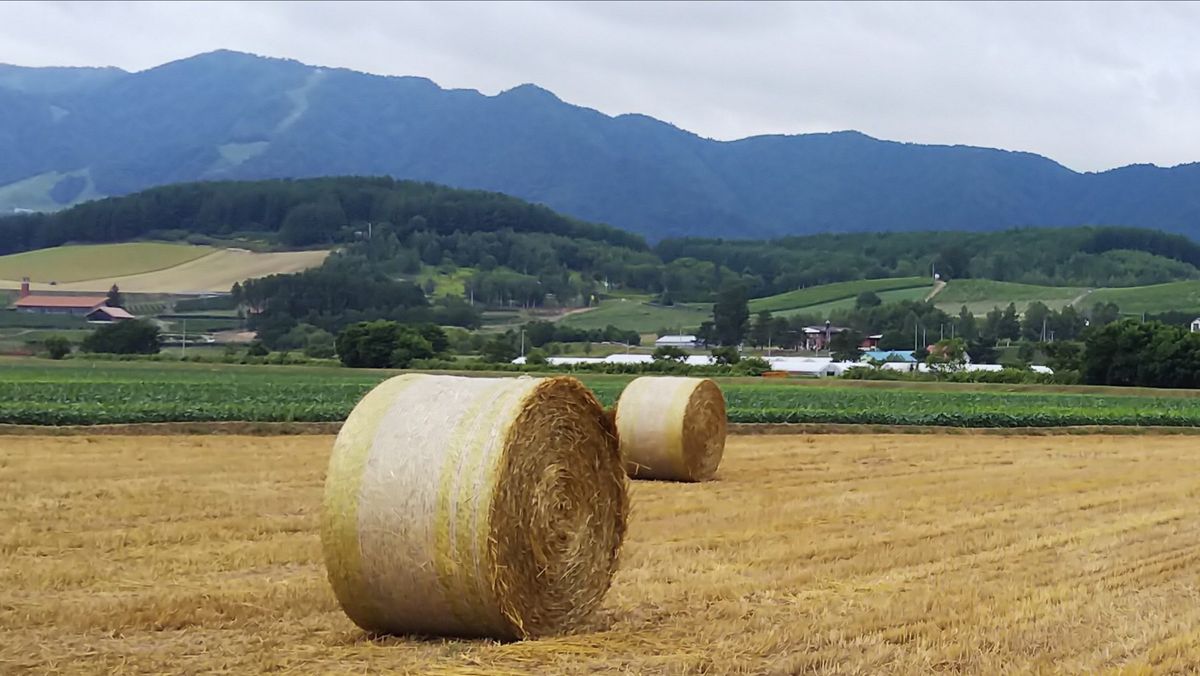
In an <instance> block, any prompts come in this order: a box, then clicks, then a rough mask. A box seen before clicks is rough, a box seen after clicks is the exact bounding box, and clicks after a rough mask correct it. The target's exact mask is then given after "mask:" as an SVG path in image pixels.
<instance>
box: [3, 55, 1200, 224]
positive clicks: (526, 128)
mask: <svg viewBox="0 0 1200 676" xmlns="http://www.w3.org/2000/svg"><path fill="white" fill-rule="evenodd" d="M814 95H819V94H816V93H814ZM0 111H2V113H3V114H2V115H0V213H7V212H11V211H13V210H24V209H30V210H52V209H57V208H62V207H64V206H68V205H71V204H75V203H78V202H80V201H84V200H89V199H94V198H98V197H104V196H111V195H122V194H127V193H131V192H134V191H138V190H141V189H144V188H147V187H151V186H155V185H162V184H168V183H175V182H182V181H194V180H209V179H212V180H216V179H222V180H224V179H257V178H287V177H312V176H326V175H390V176H393V177H396V178H403V179H416V180H424V181H433V182H437V183H442V184H446V185H449V186H454V187H465V188H479V189H485V190H492V191H497V192H503V193H507V194H510V195H514V196H517V197H521V198H524V199H527V200H531V201H535V202H540V203H543V204H546V205H548V206H550V207H552V208H554V209H556V210H558V211H561V212H564V213H567V214H570V215H572V216H575V217H577V218H581V219H585V220H589V221H595V222H601V223H608V224H611V225H615V226H618V227H621V228H624V229H628V230H631V231H634V232H637V233H639V234H642V235H645V236H646V237H648V238H650V239H651V240H657V239H662V238H665V237H679V236H700V237H727V238H750V237H754V238H762V237H775V236H783V235H804V234H812V233H820V232H864V231H908V230H960V231H990V230H999V229H1006V228H1012V227H1026V226H1029V227H1039V226H1072V225H1091V224H1101V225H1123V226H1137V227H1149V228H1157V229H1162V230H1166V231H1170V232H1176V233H1181V234H1185V235H1188V236H1191V237H1193V238H1200V163H1196V164H1186V165H1180V166H1177V167H1172V168H1159V167H1155V166H1150V165H1133V166H1127V167H1122V168H1119V169H1113V170H1110V171H1105V172H1099V173H1079V172H1075V171H1072V170H1071V169H1068V168H1067V167H1064V166H1062V165H1060V164H1058V163H1056V162H1054V161H1052V160H1050V159H1047V158H1045V157H1042V156H1039V155H1036V154H1032V153H1025V152H1011V151H1004V150H996V149H989V148H978V147H969V146H943V145H918V144H910V143H898V142H893V141H884V140H879V139H875V138H871V137H869V136H867V135H865V134H862V133H859V132H854V131H846V132H836V133H823V134H800V135H771V136H756V137H751V138H745V139H741V140H736V141H715V140H711V139H706V138H703V137H701V136H698V135H696V134H693V133H691V132H688V131H685V130H682V129H679V128H677V127H674V126H672V125H670V124H668V123H665V122H662V121H659V120H656V119H653V118H650V117H647V116H644V115H618V116H616V117H612V116H608V115H605V114H603V113H600V112H597V111H595V110H590V109H587V108H582V107H579V106H574V105H571V104H569V103H566V102H563V101H561V100H560V99H558V98H557V97H556V96H555V95H554V94H552V93H550V92H548V91H546V90H544V89H541V88H539V87H537V86H534V85H522V86H519V87H516V88H514V89H510V90H508V91H505V92H502V93H500V94H497V95H495V96H487V95H484V94H481V93H479V92H476V91H473V90H461V89H443V88H441V87H439V86H438V85H436V84H435V83H433V82H432V81H430V80H428V79H424V78H419V77H384V76H377V75H369V74H364V73H359V72H355V71H350V70H344V69H332V68H322V67H316V66H309V65H305V64H302V63H299V62H296V61H291V60H283V59H274V58H265V57H259V56H254V55H250V54H243V53H238V52H230V51H217V52H211V53H207V54H201V55H198V56H195V57H191V58H187V59H183V60H180V61H175V62H172V63H168V64H165V65H162V66H159V67H156V68H151V69H149V70H145V71H140V72H134V73H131V72H126V71H123V70H120V69H116V68H25V67H20V66H4V65H0Z"/></svg>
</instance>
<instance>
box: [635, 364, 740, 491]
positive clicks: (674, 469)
mask: <svg viewBox="0 0 1200 676" xmlns="http://www.w3.org/2000/svg"><path fill="white" fill-rule="evenodd" d="M616 427H617V436H618V437H619V438H620V443H621V455H622V457H623V458H624V459H625V467H626V469H627V470H628V472H629V476H631V477H634V478H637V479H672V480H675V481H707V480H708V479H711V478H712V477H713V475H715V474H716V472H717V466H718V465H720V464H721V455H722V454H723V453H724V452H725V431H726V421H725V397H724V395H722V394H721V388H720V387H718V386H717V384H716V383H714V382H713V381H711V380H708V379H706V378H676V377H658V378H654V377H650V378H636V379H634V380H633V381H632V382H631V383H629V385H627V386H626V387H625V390H624V391H623V392H622V393H621V398H620V400H619V401H618V402H617V412H616Z"/></svg>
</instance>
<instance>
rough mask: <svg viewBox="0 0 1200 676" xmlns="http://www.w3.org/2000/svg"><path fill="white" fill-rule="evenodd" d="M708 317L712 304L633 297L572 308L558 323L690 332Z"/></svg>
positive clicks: (651, 331) (641, 330) (586, 327)
mask: <svg viewBox="0 0 1200 676" xmlns="http://www.w3.org/2000/svg"><path fill="white" fill-rule="evenodd" d="M710 319H712V307H711V306H709V305H702V304H683V303H677V304H675V305H669V306H668V305H652V304H650V303H646V302H642V301H641V300H639V299H636V298H613V299H609V300H605V301H602V302H601V303H600V305H599V306H598V307H596V308H595V309H593V310H587V311H584V312H576V313H574V314H571V315H568V316H566V317H564V318H563V319H562V323H563V324H566V325H568V326H574V327H576V328H580V329H603V328H605V327H606V326H608V325H609V324H612V325H613V326H616V327H617V328H619V329H625V330H627V331H637V332H638V333H655V332H657V331H658V330H659V329H664V328H665V329H670V330H671V332H676V331H682V332H683V333H691V332H693V331H695V330H696V328H697V327H699V326H700V323H701V322H704V321H707V320H710Z"/></svg>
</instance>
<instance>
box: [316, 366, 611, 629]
mask: <svg viewBox="0 0 1200 676" xmlns="http://www.w3.org/2000/svg"><path fill="white" fill-rule="evenodd" d="M627 512H628V496H627V490H626V477H625V472H624V468H623V466H622V463H621V458H620V453H619V450H618V447H617V442H616V436H615V433H614V430H613V428H612V425H611V423H610V422H609V421H608V420H607V419H606V418H605V416H604V410H603V408H602V407H601V406H600V404H599V402H597V401H596V398H595V396H594V395H592V393H591V392H590V391H589V390H588V389H587V388H586V387H584V386H583V385H582V384H581V383H580V382H579V381H578V380H576V379H574V378H570V377H557V378H540V379H535V378H527V377H525V378H510V379H497V378H463V377H452V376H434V375H421V374H409V375H403V376H399V377H396V378H393V379H391V380H388V381H386V382H384V383H383V384H381V385H379V386H378V387H377V388H375V389H374V390H372V391H371V392H370V393H368V394H367V396H366V397H364V398H363V400H362V401H361V402H359V404H358V405H357V406H356V407H355V408H354V410H353V412H351V414H350V417H349V418H348V419H347V421H346V424H345V425H344V426H343V428H342V430H341V432H340V433H339V435H338V437H337V441H336V442H335V444H334V450H333V454H332V457H331V459H330V465H329V475H328V478H327V480H326V486H325V503H324V508H323V510H322V526H321V542H322V547H323V550H324V555H325V562H326V567H327V569H328V573H329V580H330V583H331V584H332V586H333V589H334V592H335V594H336V596H337V598H338V601H339V602H340V603H341V605H342V608H343V610H345V612H346V614H347V615H348V616H349V617H350V619H351V620H353V621H354V622H355V623H356V624H358V625H359V626H360V627H362V628H363V629H365V630H367V631H368V632H372V633H376V634H411V635H427V636H463V637H491V638H497V639H518V638H528V637H534V636H544V635H552V634H558V633H563V632H567V631H571V630H574V629H577V628H578V627H580V626H581V625H582V624H583V623H584V622H585V620H586V619H587V618H588V617H589V615H590V614H591V613H592V612H593V611H594V610H595V608H596V607H597V606H598V605H599V604H600V601H601V599H602V598H603V596H604V594H605V592H606V591H607V590H608V587H609V585H610V584H611V581H612V576H613V573H614V572H615V570H616V562H617V555H618V553H619V550H620V546H621V541H622V539H623V537H624V533H625V520H626V515H627Z"/></svg>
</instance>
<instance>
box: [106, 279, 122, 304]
mask: <svg viewBox="0 0 1200 676" xmlns="http://www.w3.org/2000/svg"><path fill="white" fill-rule="evenodd" d="M108 306H109V307H119V308H123V307H125V296H124V294H122V293H121V288H120V287H118V286H117V285H116V284H113V285H112V288H111V289H109V290H108Z"/></svg>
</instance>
